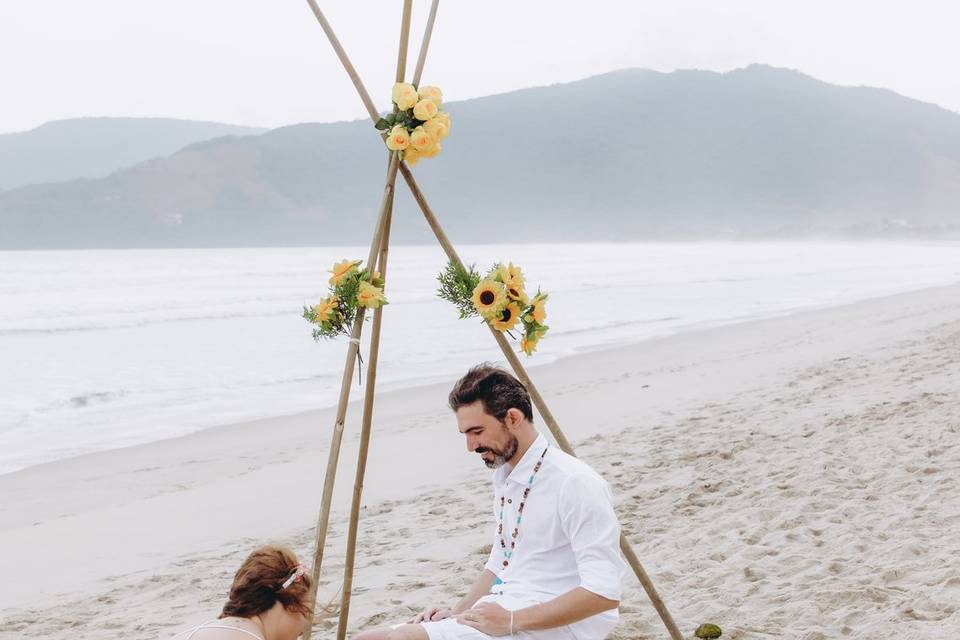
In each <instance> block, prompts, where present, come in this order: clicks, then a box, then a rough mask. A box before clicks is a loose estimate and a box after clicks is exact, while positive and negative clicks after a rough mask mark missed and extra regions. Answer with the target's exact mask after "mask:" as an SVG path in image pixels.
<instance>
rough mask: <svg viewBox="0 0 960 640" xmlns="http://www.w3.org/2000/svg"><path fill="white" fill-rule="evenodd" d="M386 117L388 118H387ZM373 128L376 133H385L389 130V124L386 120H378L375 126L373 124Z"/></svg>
mask: <svg viewBox="0 0 960 640" xmlns="http://www.w3.org/2000/svg"><path fill="white" fill-rule="evenodd" d="M387 117H389V116H387ZM373 126H374V128H376V129H377V130H378V131H386V130H387V129H389V128H390V122H389V121H388V120H387V118H380V119H379V120H377V124H375V125H373Z"/></svg>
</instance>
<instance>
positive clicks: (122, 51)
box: [0, 0, 960, 132]
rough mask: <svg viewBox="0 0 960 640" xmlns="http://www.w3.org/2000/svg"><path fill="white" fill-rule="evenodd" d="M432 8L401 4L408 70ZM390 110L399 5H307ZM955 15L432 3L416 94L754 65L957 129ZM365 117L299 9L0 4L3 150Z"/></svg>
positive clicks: (476, 92) (737, 2)
mask: <svg viewBox="0 0 960 640" xmlns="http://www.w3.org/2000/svg"><path fill="white" fill-rule="evenodd" d="M429 4H430V0H415V1H414V24H413V29H412V35H411V42H412V44H413V47H412V52H411V57H410V60H411V62H410V69H411V72H412V68H413V64H414V61H415V59H416V58H415V56H416V50H417V47H418V46H419V42H420V38H421V35H422V30H423V25H424V23H425V21H426V14H427V10H428V8H429ZM320 6H321V8H322V9H323V11H324V12H325V13H326V15H327V18H328V19H329V20H330V21H331V23H332V24H333V27H334V29H335V30H336V32H337V34H338V35H339V37H340V40H341V42H342V43H343V45H344V47H345V48H346V50H347V52H348V54H349V55H350V56H351V58H352V59H353V61H354V64H355V65H356V66H357V68H358V70H359V71H360V74H361V76H362V77H363V79H364V82H365V83H366V84H367V88H368V90H369V91H370V93H371V94H372V95H373V96H374V99H375V100H377V101H378V106H380V107H381V108H383V109H385V108H386V107H387V105H388V104H389V89H390V85H391V84H392V81H393V74H394V65H395V64H396V46H397V37H398V32H399V18H400V13H401V8H402V2H401V1H400V0H328V1H324V0H320ZM958 25H960V2H956V1H954V0H914V1H913V2H909V3H908V2H904V1H902V0H901V1H898V2H894V1H887V0H830V1H826V0H804V1H803V2H799V1H792V2H784V1H777V0H669V1H668V2H653V1H644V0H629V1H615V0H592V1H591V2H567V1H565V0H497V1H492V0H483V1H480V0H473V1H467V0H442V1H441V2H440V10H439V13H438V19H437V28H436V31H435V35H434V39H433V42H432V44H431V49H430V56H429V58H428V62H427V66H426V72H425V74H424V83H426V84H436V85H439V86H440V87H441V88H443V90H444V92H445V97H446V98H447V99H454V100H455V99H462V98H469V97H474V96H480V95H489V94H491V93H500V92H503V91H508V90H511V89H516V88H521V87H528V86H534V85H544V84H551V83H554V82H564V81H569V80H576V79H579V78H584V77H587V76H590V75H595V74H598V73H603V72H606V71H612V70H614V69H621V68H624V67H645V68H649V69H656V70H658V71H672V70H674V69H687V68H698V69H712V70H717V71H727V70H730V69H734V68H737V67H742V66H745V65H748V64H750V63H753V62H762V63H766V64H771V65H774V66H781V67H789V68H793V69H799V70H800V71H803V72H805V73H808V74H810V75H812V76H815V77H817V78H820V79H822V80H825V81H828V82H832V83H836V84H843V85H870V86H879V87H886V88H889V89H892V90H894V91H896V92H898V93H901V94H903V95H906V96H909V97H912V98H917V99H919V100H924V101H927V102H934V103H937V104H939V105H941V106H943V107H946V108H949V109H951V110H954V111H958V112H960V38H958V37H957V31H958ZM363 113H364V111H363V109H362V106H361V104H360V102H359V99H358V98H357V96H356V94H355V92H354V90H353V88H352V86H351V85H350V84H349V81H348V80H347V78H346V75H345V74H344V72H343V71H342V69H341V68H340V66H339V63H338V62H337V60H336V58H335V57H334V55H333V52H332V50H331V48H330V46H329V44H328V43H327V41H326V39H325V37H324V35H323V32H322V31H321V30H320V27H319V25H318V24H317V22H316V20H315V18H314V17H313V14H312V13H311V12H310V9H309V7H308V5H307V3H306V1H305V0H260V1H253V0H164V1H162V2H158V1H156V0H154V1H152V2H145V1H143V0H84V1H83V2H77V0H45V1H44V2H13V1H12V0H11V1H4V2H0V132H10V131H22V130H26V129H30V128H32V127H35V126H37V125H39V124H41V123H43V122H46V121H49V120H56V119H61V118H72V117H78V116H164V117H175V118H189V119H194V120H215V121H220V122H229V123H235V124H248V125H256V126H264V127H276V126H280V125H284V124H292V123H296V122H322V121H332V120H343V119H352V118H355V117H360V116H361V115H363Z"/></svg>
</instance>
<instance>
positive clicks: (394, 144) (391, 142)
mask: <svg viewBox="0 0 960 640" xmlns="http://www.w3.org/2000/svg"><path fill="white" fill-rule="evenodd" d="M409 145H410V134H409V133H407V130H406V129H405V128H404V126H403V125H402V124H398V125H397V126H395V127H394V128H393V129H391V130H390V133H389V134H387V149H390V150H391V151H403V150H404V149H406V148H407V147H408V146H409Z"/></svg>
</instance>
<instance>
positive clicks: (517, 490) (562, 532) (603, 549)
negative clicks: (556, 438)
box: [485, 434, 626, 640]
mask: <svg viewBox="0 0 960 640" xmlns="http://www.w3.org/2000/svg"><path fill="white" fill-rule="evenodd" d="M548 446H549V449H547V453H546V455H545V456H543V464H542V465H541V467H540V470H539V471H538V472H537V473H536V474H534V467H535V465H536V463H537V462H538V461H539V460H540V459H541V454H543V451H544V449H545V448H547V447H548ZM531 475H533V483H532V484H531V485H529V486H530V494H529V496H528V497H527V499H526V502H525V503H524V507H523V513H522V514H521V519H520V525H519V528H518V533H517V538H516V547H514V548H513V549H512V555H511V556H510V557H509V564H508V566H506V567H504V566H503V562H504V560H508V558H507V557H506V555H505V553H504V552H505V551H507V552H509V551H511V546H510V544H511V542H513V541H514V538H513V537H512V533H513V530H514V529H515V528H517V516H518V513H517V510H518V508H519V506H520V503H521V502H523V493H524V490H525V489H526V488H527V486H528V482H529V480H530V477H531ZM501 497H503V498H504V504H503V532H502V534H500V533H498V531H497V526H498V525H499V524H500V512H501V506H500V498H501ZM493 498H494V500H493V515H494V522H495V524H494V534H493V548H492V549H491V550H490V558H489V559H488V560H487V563H486V566H485V568H486V569H489V570H490V571H492V572H493V573H494V574H495V575H496V576H497V578H499V580H501V581H502V583H498V584H495V585H494V586H493V588H492V589H491V590H490V591H491V593H492V594H497V595H500V594H502V595H503V596H505V597H509V600H510V601H513V602H523V603H525V604H524V606H530V605H533V604H538V603H541V602H546V601H547V600H552V599H553V598H556V597H557V596H559V595H562V594H564V593H566V592H568V591H570V590H571V589H575V588H577V587H583V588H584V589H586V590H587V591H591V592H593V593H596V594H597V595H600V596H603V597H604V598H609V599H610V600H620V592H621V583H622V580H623V576H624V574H625V572H626V564H625V563H624V561H623V558H622V556H621V555H620V525H619V523H618V522H617V516H616V514H615V513H614V510H613V499H612V496H611V493H610V488H609V487H608V486H607V483H606V481H605V480H604V479H603V478H602V477H600V475H599V474H597V472H596V471H594V470H593V469H591V468H590V467H589V466H588V465H587V464H586V463H585V462H583V461H581V460H578V459H577V458H574V457H573V456H571V455H568V454H566V453H564V452H563V451H562V450H560V448H559V447H556V446H552V445H549V443H548V442H547V439H546V438H545V437H544V436H543V434H539V435H538V436H537V439H536V440H535V441H534V443H533V444H532V445H531V446H530V448H529V449H527V451H526V452H525V453H524V454H523V457H522V458H521V459H520V461H519V462H518V463H517V466H516V467H513V468H511V467H510V466H509V465H503V466H502V467H500V468H499V469H497V470H496V471H495V472H494V473H493ZM501 535H502V540H503V542H504V543H505V545H506V548H504V546H503V545H502V543H501ZM505 599H506V598H505ZM617 619H618V613H617V610H616V609H613V610H610V611H605V612H603V613H601V614H598V615H595V616H591V617H589V618H586V619H584V620H581V621H579V622H576V623H574V624H571V625H570V631H571V632H572V633H573V635H574V637H576V638H577V639H578V640H598V639H600V638H603V637H605V636H606V635H607V634H608V633H609V632H610V631H611V630H612V629H613V627H614V626H615V625H616V623H617Z"/></svg>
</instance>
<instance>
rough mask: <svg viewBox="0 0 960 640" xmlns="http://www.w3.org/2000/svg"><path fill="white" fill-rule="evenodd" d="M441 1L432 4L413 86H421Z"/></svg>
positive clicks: (437, 0) (434, 0) (435, 0)
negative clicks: (421, 78)
mask: <svg viewBox="0 0 960 640" xmlns="http://www.w3.org/2000/svg"><path fill="white" fill-rule="evenodd" d="M439 4H440V0H433V2H432V3H431V4H430V15H429V16H427V26H426V28H425V29H424V30H423V41H421V42H420V55H419V56H417V67H416V69H415V70H414V72H413V81H412V83H413V86H415V87H419V86H420V77H421V76H422V75H423V65H424V64H425V63H426V61H427V50H428V49H429V48H430V38H431V37H432V36H433V23H435V22H436V21H437V5H439Z"/></svg>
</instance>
